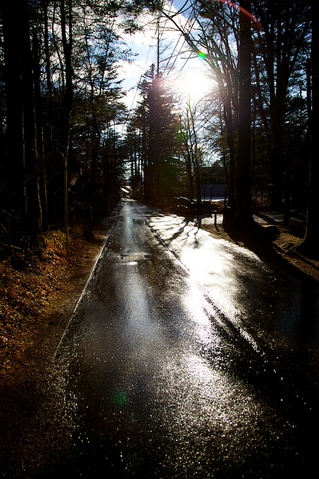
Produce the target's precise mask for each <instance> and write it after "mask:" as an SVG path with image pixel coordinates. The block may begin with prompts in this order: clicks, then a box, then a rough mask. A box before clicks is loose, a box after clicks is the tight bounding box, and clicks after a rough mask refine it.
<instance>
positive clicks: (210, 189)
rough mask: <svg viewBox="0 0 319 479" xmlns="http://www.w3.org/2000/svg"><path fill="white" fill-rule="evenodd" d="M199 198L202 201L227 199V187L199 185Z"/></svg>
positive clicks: (218, 184)
mask: <svg viewBox="0 0 319 479" xmlns="http://www.w3.org/2000/svg"><path fill="white" fill-rule="evenodd" d="M201 196H202V199H203V200H223V199H224V198H225V196H226V197H227V185H225V184H222V183H217V184H212V185H209V184H203V185H201Z"/></svg>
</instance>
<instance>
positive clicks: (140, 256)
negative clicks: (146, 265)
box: [120, 251, 151, 265]
mask: <svg viewBox="0 0 319 479" xmlns="http://www.w3.org/2000/svg"><path fill="white" fill-rule="evenodd" d="M120 258H121V262H122V263H123V264H127V265H136V264H138V262H141V261H146V260H148V259H150V258H151V254H150V253H146V252H143V251H136V252H128V253H125V252H123V253H121V254H120Z"/></svg>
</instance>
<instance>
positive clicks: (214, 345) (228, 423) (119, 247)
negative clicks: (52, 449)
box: [43, 201, 319, 479]
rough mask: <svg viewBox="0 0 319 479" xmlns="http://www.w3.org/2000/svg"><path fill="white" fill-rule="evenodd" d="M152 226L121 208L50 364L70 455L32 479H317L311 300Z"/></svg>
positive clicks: (197, 239)
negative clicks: (56, 370) (58, 368)
mask: <svg viewBox="0 0 319 479" xmlns="http://www.w3.org/2000/svg"><path fill="white" fill-rule="evenodd" d="M165 222H167V217H165V216H164V215H154V213H152V212H151V211H149V210H148V209H147V208H146V207H144V206H142V205H139V204H138V203H135V202H131V201H125V202H123V203H122V208H121V210H120V212H119V217H118V220H117V223H116V225H115V227H114V229H113V232H112V234H111V236H110V238H109V242H108V244H107V247H106V248H105V251H104V254H103V255H102V257H101V259H100V261H99V263H98V265H97V268H96V270H95V272H94V276H93V278H92V280H91V282H90V284H89V285H88V288H87V290H86V293H85V294H84V295H83V297H82V298H81V301H80V302H79V305H78V307H77V309H76V311H75V313H74V315H73V317H72V319H71V322H70V324H69V327H68V329H67V331H66V333H65V335H64V337H63V340H62V341H61V344H60V346H59V349H58V351H57V356H56V362H57V363H60V364H61V365H63V367H62V370H63V375H64V382H63V383H64V384H65V402H66V405H67V408H68V411H69V416H70V420H71V421H72V441H71V443H72V446H71V447H70V451H69V452H68V459H67V460H65V461H64V462H63V463H60V464H57V465H55V466H54V467H53V469H52V466H51V470H50V473H49V472H47V473H46V474H45V475H44V476H43V477H68V478H77V477H86V478H102V477H103V478H117V479H122V478H142V477H143V478H144V477H145V478H150V479H151V478H163V479H166V478H222V479H237V478H254V479H257V478H259V479H266V478H277V477H290V478H294V477H298V478H307V479H308V478H314V477H318V476H319V463H318V460H317V446H318V424H319V422H318V411H319V409H318V407H319V406H318V404H319V403H318V396H319V395H318V330H317V328H318V325H317V324H316V321H318V314H317V310H318V298H317V296H316V295H317V290H316V288H315V287H314V286H313V285H312V284H310V283H309V284H308V283H307V284H303V283H301V282H300V281H299V280H297V279H296V278H295V277H294V276H292V275H290V273H289V272H287V271H284V270H282V269H280V270H279V271H277V270H276V269H275V266H274V265H272V266H269V265H265V264H264V263H263V262H262V261H261V260H260V259H259V258H256V257H255V256H254V255H251V254H249V253H248V252H247V253H244V252H243V251H242V250H243V249H242V248H236V247H233V246H227V245H226V244H222V243H218V242H217V243H216V242H215V243H212V244H211V246H209V247H210V248H212V250H210V253H209V254H210V255H214V254H215V256H209V257H207V250H206V249H205V248H207V244H208V243H207V241H206V240H207V237H206V236H205V234H204V232H203V236H201V232H200V231H199V230H198V229H197V230H196V229H195V228H194V226H193V225H186V224H184V225H179V224H176V225H174V224H173V223H172V221H170V222H167V223H165ZM205 244H206V246H204V245H205ZM227 248H229V250H227ZM214 250H215V252H214ZM172 251H173V252H174V253H175V254H172ZM176 256H179V258H180V259H181V260H182V261H180V260H179V259H177V258H176ZM212 258H215V260H214V261H215V263H213V266H214V267H212V268H207V262H209V261H211V260H212ZM231 258H232V259H231ZM205 264H206V268H205V267H204V265H205ZM185 265H186V267H185ZM207 271H210V274H208V273H207ZM231 271H232V273H231ZM236 285H237V286H236ZM307 295H308V296H307ZM307 297H308V300H307ZM303 304H304V306H303Z"/></svg>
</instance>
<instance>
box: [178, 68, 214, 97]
mask: <svg viewBox="0 0 319 479" xmlns="http://www.w3.org/2000/svg"><path fill="white" fill-rule="evenodd" d="M174 90H175V92H176V93H177V94H180V95H181V98H182V100H183V101H187V102H192V103H197V102H199V101H200V100H201V99H203V98H205V97H207V96H208V95H209V94H210V93H211V92H212V91H214V90H216V81H215V80H214V78H213V76H212V74H210V72H208V71H204V70H203V69H201V68H195V67H193V66H192V67H189V68H187V69H186V68H185V69H184V70H183V71H182V72H180V73H179V74H178V76H177V77H176V78H175V80H174Z"/></svg>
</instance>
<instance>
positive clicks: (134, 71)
mask: <svg viewBox="0 0 319 479" xmlns="http://www.w3.org/2000/svg"><path fill="white" fill-rule="evenodd" d="M179 3H180V2H179V0H175V1H173V2H172V3H170V7H169V8H170V9H171V11H172V12H174V11H176V8H178V7H179ZM175 19H176V17H175ZM180 21H181V22H185V17H182V16H180ZM141 23H142V24H143V25H144V26H145V28H144V30H143V31H141V32H137V33H135V34H134V35H127V36H126V37H125V40H126V42H127V44H128V46H129V47H130V48H131V50H132V53H133V55H135V57H134V59H133V61H132V62H131V63H128V62H126V63H122V64H121V68H120V77H122V78H123V79H124V80H123V83H122V86H123V88H124V90H125V91H127V94H126V98H125V103H126V104H127V106H128V108H129V109H130V110H131V109H133V108H134V107H135V106H136V102H137V101H138V91H137V84H138V83H139V81H140V79H141V77H142V76H143V75H144V74H145V72H146V71H147V70H148V69H149V68H150V66H151V64H152V63H154V64H155V65H156V62H157V29H156V26H157V21H156V20H154V18H153V17H152V16H151V15H149V14H145V15H144V16H143V18H142V19H141ZM160 25H161V28H160V64H161V66H162V68H163V70H164V78H166V79H170V81H171V82H172V89H173V91H176V92H178V93H181V94H182V95H184V97H185V98H187V99H189V98H190V99H191V100H192V101H194V102H196V101H198V100H199V99H200V98H201V97H203V96H204V95H205V94H207V93H208V91H209V90H210V89H212V88H213V84H214V83H213V79H212V75H211V73H210V71H209V68H208V66H207V64H205V62H204V61H203V60H201V59H200V58H198V57H194V55H193V54H190V50H189V47H188V46H187V45H186V44H185V43H184V42H183V39H182V38H181V35H180V33H179V32H177V31H176V28H174V27H173V24H172V22H170V20H167V19H165V18H164V19H161V20H160ZM176 53H178V55H176ZM166 59H170V62H169V63H168V68H164V65H165V63H167V62H165V60H166Z"/></svg>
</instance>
